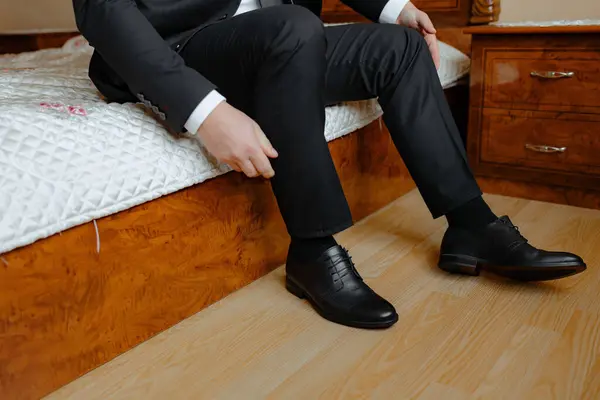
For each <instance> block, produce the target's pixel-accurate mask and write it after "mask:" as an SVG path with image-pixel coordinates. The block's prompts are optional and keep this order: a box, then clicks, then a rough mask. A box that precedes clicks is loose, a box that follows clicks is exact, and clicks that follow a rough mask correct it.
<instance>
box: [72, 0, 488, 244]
mask: <svg viewBox="0 0 600 400" xmlns="http://www.w3.org/2000/svg"><path fill="white" fill-rule="evenodd" d="M266 1H267V0H263V2H265V3H266ZM274 1H276V0H269V2H270V3H273V2H274ZM297 3H299V4H302V5H306V6H307V7H299V6H298V5H281V6H276V7H267V8H263V9H261V10H257V11H254V12H250V13H246V14H242V15H239V16H236V17H235V18H231V16H232V15H233V14H234V13H235V11H236V10H237V8H238V6H239V0H137V1H135V2H134V1H133V0H112V1H109V0H74V5H75V10H76V15H77V22H78V25H79V27H80V29H81V31H82V33H83V34H84V35H85V36H86V37H87V38H88V40H89V41H90V43H91V44H92V45H93V46H95V47H96V50H97V51H98V54H97V55H95V57H94V59H93V62H92V66H91V72H90V73H91V75H92V77H93V79H94V82H95V83H96V85H97V86H98V88H99V89H100V90H101V91H102V92H103V93H104V94H105V95H106V96H107V97H108V98H109V99H111V100H115V101H131V100H134V99H135V97H134V95H135V96H137V97H138V98H139V99H141V100H142V101H144V102H146V103H147V104H148V105H150V106H152V107H153V109H154V111H155V112H156V113H157V114H158V115H159V116H161V115H163V116H164V117H165V118H166V122H167V124H168V125H169V126H170V127H171V128H173V129H174V130H181V129H182V127H183V125H184V123H185V122H186V120H187V119H188V117H189V116H190V114H191V113H192V111H193V110H194V108H195V107H196V106H197V105H198V104H199V103H200V101H201V100H202V99H203V98H204V97H205V96H206V95H207V94H208V93H209V92H210V91H212V90H213V89H216V88H218V91H219V92H220V93H222V94H223V95H224V96H225V97H227V100H228V102H229V103H230V104H232V105H233V106H235V107H237V108H239V109H241V110H242V111H244V112H245V113H247V114H248V115H250V116H251V117H252V118H253V119H255V120H256V121H257V122H258V124H259V125H260V126H261V128H262V129H263V130H264V132H265V134H266V135H267V136H268V137H269V139H270V140H271V142H272V143H273V145H274V147H275V149H277V151H278V153H279V157H278V158H277V159H276V160H273V162H272V163H273V167H274V169H275V177H274V178H273V179H272V180H271V182H272V185H273V190H274V192H275V195H276V197H277V201H278V204H279V207H280V210H281V213H282V216H283V218H284V220H285V222H286V225H287V228H288V231H289V232H290V234H291V235H292V236H295V237H315V236H324V235H329V234H333V233H336V232H339V231H341V230H343V229H345V228H347V227H348V226H350V225H351V224H352V218H351V215H350V211H349V208H348V205H347V203H346V199H345V197H344V194H343V191H342V188H341V185H340V182H339V179H338V177H337V174H336V171H335V168H334V165H333V162H332V160H331V156H330V154H329V150H328V147H327V143H326V141H325V139H324V137H323V129H324V124H325V111H324V109H325V105H327V104H332V103H336V102H340V101H344V100H360V99H368V98H374V97H378V98H379V102H380V104H381V106H382V108H383V110H384V121H385V123H386V125H387V127H388V128H389V130H390V132H391V134H392V138H393V140H394V143H395V144H396V146H397V148H398V150H399V151H400V153H401V155H402V157H403V159H404V161H405V163H406V165H407V167H408V168H409V170H410V172H411V174H412V176H413V178H414V179H415V181H416V183H417V186H418V187H419V190H420V191H421V193H422V195H423V197H424V199H425V202H426V203H427V205H428V207H429V209H430V210H431V212H432V214H433V215H434V216H435V217H438V216H440V215H443V214H445V213H447V212H448V211H450V210H452V209H453V208H455V207H457V206H459V205H461V204H463V203H465V202H467V201H469V200H471V199H473V198H475V197H477V196H479V195H480V194H481V192H480V190H479V188H478V186H477V184H476V182H475V180H474V179H473V175H472V173H471V171H470V169H469V167H468V165H467V160H466V155H465V151H464V146H463V144H462V140H461V138H460V134H459V132H458V129H457V128H456V125H455V124H454V121H453V119H452V115H451V113H450V110H449V107H448V105H447V103H446V101H445V98H444V94H443V90H442V88H441V85H440V83H439V79H438V77H437V73H436V70H435V66H434V65H433V62H432V59H431V55H430V53H429V50H428V48H427V45H426V44H425V42H424V40H423V38H422V37H421V36H420V34H419V33H418V32H416V31H414V30H412V29H408V28H405V27H402V26H398V25H382V24H356V25H345V26H336V27H327V28H324V27H323V24H322V23H321V21H320V20H319V19H318V18H317V16H316V15H315V13H317V14H318V12H319V9H320V1H311V0H304V1H303V2H301V1H300V0H297ZM346 3H347V4H349V5H350V6H352V7H353V8H355V9H356V10H357V11H359V12H361V13H363V14H364V15H365V16H367V17H369V18H371V19H372V20H377V19H378V18H379V15H380V13H381V11H382V9H383V8H384V6H385V5H386V3H387V0H346ZM309 9H310V11H309ZM198 27H200V28H201V29H200V28H198ZM100 55H101V56H100Z"/></svg>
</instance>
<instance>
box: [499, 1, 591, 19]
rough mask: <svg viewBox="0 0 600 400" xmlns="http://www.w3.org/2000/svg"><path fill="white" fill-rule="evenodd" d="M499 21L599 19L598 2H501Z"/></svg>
mask: <svg viewBox="0 0 600 400" xmlns="http://www.w3.org/2000/svg"><path fill="white" fill-rule="evenodd" d="M501 1H502V3H501V4H502V13H501V14H500V21H504V22H510V21H552V20H557V19H600V0H501Z"/></svg>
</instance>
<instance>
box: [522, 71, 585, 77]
mask: <svg viewBox="0 0 600 400" xmlns="http://www.w3.org/2000/svg"><path fill="white" fill-rule="evenodd" d="M530 75H531V76H535V77H537V78H543V79H560V78H572V77H574V76H575V72H557V71H544V72H539V71H531V73H530Z"/></svg>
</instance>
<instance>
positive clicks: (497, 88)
mask: <svg viewBox="0 0 600 400" xmlns="http://www.w3.org/2000/svg"><path fill="white" fill-rule="evenodd" d="M485 57H486V58H485V71H486V73H485V78H484V79H485V84H484V106H485V107H500V108H511V109H521V110H557V111H558V110H561V111H571V112H584V113H599V114H600V95H599V94H598V93H600V46H599V50H598V51H595V50H565V49H562V50H560V49H557V50H545V51H530V50H527V49H523V50H521V49H519V50H516V49H514V50H510V51H508V50H501V49H489V50H487V51H486V56H485Z"/></svg>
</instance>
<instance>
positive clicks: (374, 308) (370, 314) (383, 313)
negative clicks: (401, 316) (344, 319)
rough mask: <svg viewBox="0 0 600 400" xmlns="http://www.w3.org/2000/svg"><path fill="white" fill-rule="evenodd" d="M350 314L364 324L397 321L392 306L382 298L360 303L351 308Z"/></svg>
mask: <svg viewBox="0 0 600 400" xmlns="http://www.w3.org/2000/svg"><path fill="white" fill-rule="evenodd" d="M352 314H354V315H355V316H357V317H359V318H360V319H361V320H363V321H365V322H372V323H380V322H381V323H385V322H390V323H392V322H395V321H397V320H398V313H397V312H396V309H395V308H394V306H393V305H392V304H390V303H389V302H388V301H387V300H384V299H382V298H380V299H373V300H371V301H367V302H361V303H360V304H357V305H356V306H354V307H353V308H352Z"/></svg>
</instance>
